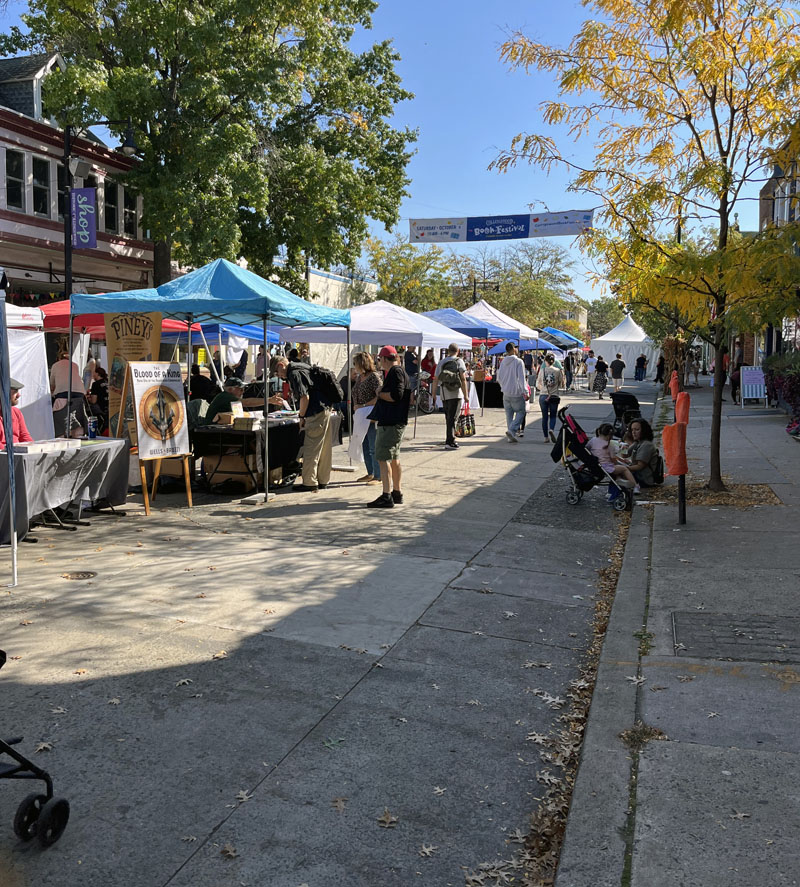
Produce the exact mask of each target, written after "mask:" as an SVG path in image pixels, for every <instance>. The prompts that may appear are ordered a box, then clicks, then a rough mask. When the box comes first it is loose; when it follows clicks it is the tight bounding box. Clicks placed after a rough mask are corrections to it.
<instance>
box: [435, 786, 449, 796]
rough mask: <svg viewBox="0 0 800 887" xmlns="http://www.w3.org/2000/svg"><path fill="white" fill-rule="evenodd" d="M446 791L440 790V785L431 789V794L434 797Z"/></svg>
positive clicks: (444, 789)
mask: <svg viewBox="0 0 800 887" xmlns="http://www.w3.org/2000/svg"><path fill="white" fill-rule="evenodd" d="M446 791H447V789H446V788H442V787H441V786H440V785H435V786H434V787H433V793H434V794H435V795H443V794H444V793H445V792H446Z"/></svg>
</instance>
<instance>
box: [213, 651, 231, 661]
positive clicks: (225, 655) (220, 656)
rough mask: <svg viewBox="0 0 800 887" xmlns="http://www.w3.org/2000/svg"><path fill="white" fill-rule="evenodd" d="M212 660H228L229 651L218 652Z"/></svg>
mask: <svg viewBox="0 0 800 887" xmlns="http://www.w3.org/2000/svg"><path fill="white" fill-rule="evenodd" d="M211 658H212V659H227V658H228V651H227V650H218V651H217V652H216V653H215V654H214V655H213V656H212V657H211Z"/></svg>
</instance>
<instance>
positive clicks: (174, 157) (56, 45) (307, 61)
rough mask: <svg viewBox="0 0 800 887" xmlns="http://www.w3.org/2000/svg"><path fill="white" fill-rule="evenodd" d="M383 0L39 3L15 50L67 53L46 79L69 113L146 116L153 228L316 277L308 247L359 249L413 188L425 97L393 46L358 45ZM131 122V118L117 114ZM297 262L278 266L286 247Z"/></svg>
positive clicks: (179, 252) (188, 255) (324, 251)
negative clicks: (412, 114)
mask: <svg viewBox="0 0 800 887" xmlns="http://www.w3.org/2000/svg"><path fill="white" fill-rule="evenodd" d="M375 5H376V4H375V2H374V0H331V2H327V3H324V4H320V3H317V2H313V0H293V2H285V0H279V2H274V0H199V2H195V3H192V4H186V3H184V2H181V0H164V2H159V3H152V2H151V0H80V2H78V3H73V4H66V5H65V4H63V3H61V2H57V0H31V2H30V11H29V13H28V14H27V15H25V16H24V17H23V20H24V22H25V25H26V26H27V28H28V29H29V33H23V32H22V31H21V30H20V29H15V30H13V32H12V34H11V35H10V39H9V40H7V41H6V48H8V47H9V45H10V46H11V47H13V48H14V49H16V50H28V51H38V50H41V49H43V48H46V49H47V50H48V51H53V50H58V51H60V52H61V53H62V55H63V56H64V58H65V60H66V61H67V70H66V71H65V72H63V73H60V72H59V73H54V74H53V75H51V76H50V77H49V78H48V81H47V84H46V93H47V94H46V101H47V104H48V107H49V108H50V109H51V110H52V112H53V113H54V114H55V116H56V117H57V119H58V120H59V122H61V123H62V124H63V123H66V122H69V123H72V124H82V123H88V122H91V121H92V120H97V119H99V118H107V119H110V120H125V119H126V118H128V117H130V118H131V119H132V120H133V122H134V125H135V126H137V127H139V128H140V130H141V131H140V132H139V133H137V142H138V144H139V147H140V149H141V157H142V163H141V165H140V166H139V167H138V168H137V169H136V170H135V171H133V172H132V173H131V174H130V175H129V176H128V178H127V182H126V183H127V184H128V185H129V186H131V187H133V188H134V189H136V190H137V191H139V192H140V193H141V194H142V195H143V197H144V207H145V210H144V211H145V217H144V220H143V221H144V225H145V227H146V228H149V229H150V231H151V233H152V236H153V237H154V238H155V239H156V240H162V241H166V242H172V243H174V247H175V257H176V258H177V259H179V260H180V261H181V262H183V263H186V264H190V265H199V264H202V263H203V262H206V261H208V260H209V259H211V258H216V257H219V256H222V257H226V258H229V259H235V258H236V257H237V256H238V255H240V254H244V255H245V257H246V258H248V261H249V264H250V267H251V268H253V270H255V271H257V272H259V273H275V274H277V275H278V276H279V277H283V278H287V279H290V280H291V282H292V283H294V284H295V285H296V286H297V287H302V286H303V281H302V266H303V254H305V256H310V257H313V259H314V260H315V261H316V262H317V263H318V264H320V265H323V266H326V267H327V266H330V265H331V264H333V263H335V262H337V261H342V262H346V263H353V262H355V261H356V259H357V257H358V255H359V253H360V250H361V242H362V240H363V238H364V237H365V236H366V232H367V219H368V218H369V217H372V218H375V219H378V220H379V221H381V222H383V223H384V224H385V225H386V226H387V228H388V227H390V226H391V225H392V224H394V223H395V222H396V220H397V210H398V206H399V203H400V200H401V199H402V197H403V196H404V194H405V186H406V184H407V181H408V180H407V178H406V175H405V166H406V164H407V162H408V159H409V156H410V155H409V153H408V145H409V144H410V142H411V141H413V139H414V137H415V136H414V133H412V132H411V131H409V130H407V129H404V130H397V129H393V128H392V127H391V125H390V124H389V122H388V121H389V118H390V117H391V115H392V112H393V109H394V106H395V105H396V104H397V103H398V102H400V101H403V100H404V99H407V98H409V97H410V94H409V93H408V92H406V91H405V90H404V89H402V87H401V86H400V81H399V78H398V76H397V74H396V72H395V70H394V63H395V61H396V59H397V56H396V54H395V53H394V51H393V50H392V48H391V46H390V44H389V43H386V42H384V43H378V44H376V45H374V46H372V47H371V48H369V49H368V50H366V51H365V52H363V53H360V54H357V53H355V52H353V51H352V50H351V49H350V48H349V42H350V39H351V37H352V36H353V34H354V32H355V29H356V28H357V27H369V25H370V15H371V13H372V11H373V10H374V8H375ZM115 128H116V129H118V130H121V129H122V128H124V124H123V125H120V126H117V125H114V126H112V129H115ZM282 249H283V250H285V252H286V259H287V261H286V263H285V264H284V263H281V264H280V265H275V264H274V258H275V257H276V255H277V254H278V252H279V251H280V250H282Z"/></svg>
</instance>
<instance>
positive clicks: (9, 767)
mask: <svg viewBox="0 0 800 887" xmlns="http://www.w3.org/2000/svg"><path fill="white" fill-rule="evenodd" d="M5 661H6V654H5V653H4V652H3V651H2V650H0V668H2V667H3V665H5ZM20 742H22V737H17V738H16V739H9V740H7V741H5V742H4V741H3V740H2V739H0V756H2V755H7V756H8V757H9V758H11V759H12V761H14V763H13V764H6V763H2V762H0V779H37V780H40V781H41V782H43V783H44V784H45V791H46V794H39V793H38V792H33V794H30V795H28V796H27V797H26V798H24V799H23V801H22V803H21V804H20V805H19V807H18V808H17V815H16V816H15V817H14V834H16V836H17V837H18V838H19V839H20V840H21V841H30V840H32V839H33V838H38V840H39V843H40V844H41V845H42V847H49V846H50V845H51V844H55V842H56V841H57V840H58V839H59V838H60V837H61V835H62V834H63V833H64V829H65V828H66V827H67V822H68V821H69V801H66V800H64V798H54V797H53V780H52V779H51V778H50V775H49V774H48V773H45V771H44V770H41V769H39V767H37V766H36V764H34V763H33V761H29V760H28V758H25V757H23V756H22V755H21V754H19V753H18V752H16V751H14V749H13V748H12V747H11V746H13V745H19V743H20Z"/></svg>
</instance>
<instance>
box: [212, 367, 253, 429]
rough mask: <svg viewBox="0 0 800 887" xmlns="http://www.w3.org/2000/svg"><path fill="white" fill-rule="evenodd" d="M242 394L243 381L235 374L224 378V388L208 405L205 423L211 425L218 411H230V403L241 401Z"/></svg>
mask: <svg viewBox="0 0 800 887" xmlns="http://www.w3.org/2000/svg"><path fill="white" fill-rule="evenodd" d="M243 394H244V382H242V380H241V379H239V378H238V377H237V376H229V377H228V378H227V379H226V380H225V390H224V391H221V392H220V393H219V394H218V395H217V396H216V397H215V398H214V400H212V401H211V403H210V404H209V405H208V411H207V412H206V416H205V424H206V425H213V424H214V423H215V422H216V421H217V416H218V415H219V414H220V413H230V412H231V404H232V403H237V402H241V400H242V395H243Z"/></svg>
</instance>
